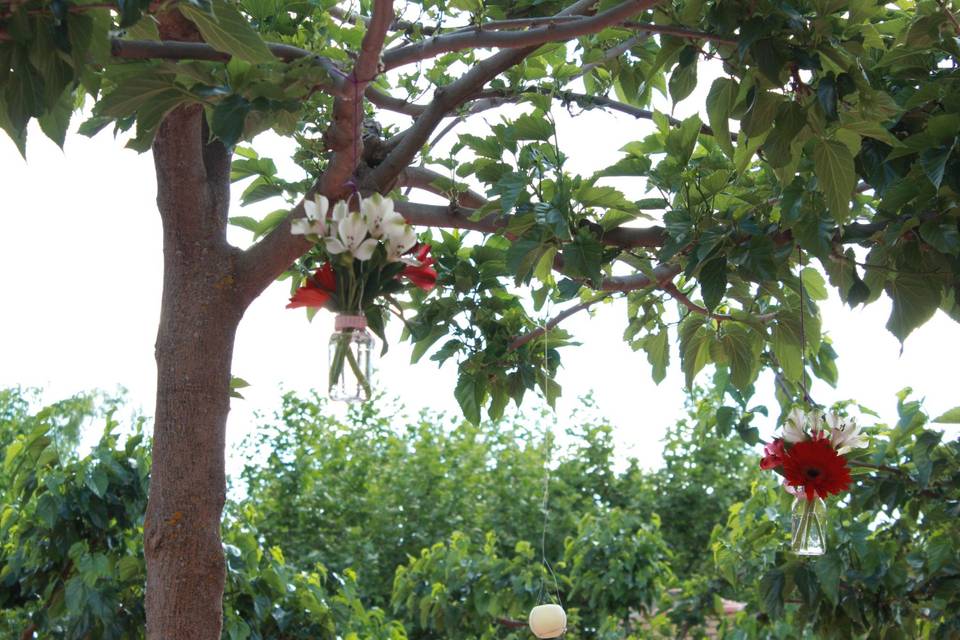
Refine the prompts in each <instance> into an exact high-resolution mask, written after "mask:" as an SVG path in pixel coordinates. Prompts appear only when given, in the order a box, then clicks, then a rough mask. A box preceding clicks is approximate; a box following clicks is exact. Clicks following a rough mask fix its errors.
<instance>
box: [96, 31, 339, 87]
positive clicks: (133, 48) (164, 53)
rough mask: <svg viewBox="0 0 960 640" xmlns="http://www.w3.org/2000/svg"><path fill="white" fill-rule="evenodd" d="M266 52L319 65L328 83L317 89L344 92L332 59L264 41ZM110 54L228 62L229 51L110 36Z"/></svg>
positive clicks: (134, 57)
mask: <svg viewBox="0 0 960 640" xmlns="http://www.w3.org/2000/svg"><path fill="white" fill-rule="evenodd" d="M267 48H268V49H270V53H272V54H273V55H275V56H276V57H277V58H279V59H280V60H283V61H284V62H291V61H294V60H301V59H309V60H310V62H311V63H313V64H316V65H318V66H320V67H322V68H323V69H324V70H325V71H326V72H327V74H328V75H329V76H330V82H329V83H328V84H324V85H321V86H320V89H321V90H323V91H324V92H326V93H329V94H331V95H333V96H343V95H347V85H348V83H347V82H346V78H347V76H346V74H344V72H343V71H342V70H341V69H340V68H339V67H337V65H336V64H334V62H333V60H331V59H329V58H326V57H324V56H318V55H316V54H314V53H312V52H310V51H307V50H306V49H301V48H299V47H294V46H292V45H289V44H276V43H267ZM110 55H112V56H113V57H114V58H123V59H125V60H155V59H161V60H210V61H213V62H229V61H230V58H231V57H232V56H231V55H230V54H229V53H224V52H222V51H217V50H216V49H214V48H213V47H211V46H210V45H209V44H206V43H203V42H177V41H162V40H161V41H157V40H121V39H120V38H111V39H110Z"/></svg>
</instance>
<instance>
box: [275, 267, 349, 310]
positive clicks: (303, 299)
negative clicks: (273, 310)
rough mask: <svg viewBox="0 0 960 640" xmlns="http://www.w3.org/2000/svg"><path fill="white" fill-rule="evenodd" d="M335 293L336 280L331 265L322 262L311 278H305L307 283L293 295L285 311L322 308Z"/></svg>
mask: <svg viewBox="0 0 960 640" xmlns="http://www.w3.org/2000/svg"><path fill="white" fill-rule="evenodd" d="M336 292H337V278H336V276H335V275H334V273H333V265H331V264H330V263H329V262H324V263H323V266H322V267H320V268H319V269H317V271H316V273H314V274H313V277H312V278H307V283H306V284H305V285H303V286H302V287H300V288H299V289H297V290H296V291H295V292H294V293H293V297H292V298H290V302H289V303H288V304H287V309H296V308H297V307H323V306H325V305H326V304H327V302H329V300H330V298H331V297H332V296H333V294H335V293H336Z"/></svg>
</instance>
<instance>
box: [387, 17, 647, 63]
mask: <svg viewBox="0 0 960 640" xmlns="http://www.w3.org/2000/svg"><path fill="white" fill-rule="evenodd" d="M654 4H656V3H655V2H651V0H627V1H626V2H623V3H622V4H619V5H617V6H615V7H613V8H612V9H608V10H607V11H604V12H603V13H598V14H597V15H595V16H593V17H590V18H581V19H579V20H574V21H570V22H564V23H560V24H557V23H552V24H547V25H545V26H542V27H534V28H532V29H527V30H526V31H485V30H479V29H478V30H476V31H472V32H471V31H462V32H457V33H450V34H446V35H441V36H435V37H433V38H429V39H427V40H423V41H421V42H418V43H415V44H408V45H404V46H402V47H396V48H394V49H390V50H388V51H386V52H385V53H384V55H383V63H384V66H385V67H386V68H387V69H388V70H389V69H395V68H397V67H400V66H403V65H405V64H410V63H412V62H417V61H419V60H425V59H427V58H432V57H434V56H437V55H439V54H441V53H448V52H451V51H462V50H464V49H484V48H510V49H513V48H519V47H531V46H539V45H541V44H545V43H547V42H563V41H565V40H571V39H573V38H577V37H580V36H585V35H589V34H592V33H597V32H599V31H603V30H604V29H606V28H607V27H612V26H615V25H618V24H621V23H623V22H625V21H626V20H627V19H629V18H630V17H632V16H635V15H636V14H638V13H641V12H643V11H646V10H647V9H649V8H650V7H651V6H653V5H654Z"/></svg>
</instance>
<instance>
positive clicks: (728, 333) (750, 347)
mask: <svg viewBox="0 0 960 640" xmlns="http://www.w3.org/2000/svg"><path fill="white" fill-rule="evenodd" d="M720 344H721V345H722V346H723V352H724V353H725V354H726V357H727V361H728V362H729V363H730V381H731V382H732V383H733V385H734V386H735V387H736V388H737V389H739V390H740V391H742V392H746V390H747V389H748V388H749V387H750V385H751V384H753V380H754V379H755V378H756V376H757V370H758V369H759V365H760V362H759V355H760V354H759V347H760V344H759V341H758V340H756V339H755V338H754V335H753V333H752V332H750V331H748V330H747V329H745V328H744V327H742V326H739V325H734V324H732V323H726V328H725V330H724V334H723V336H722V337H721V338H720Z"/></svg>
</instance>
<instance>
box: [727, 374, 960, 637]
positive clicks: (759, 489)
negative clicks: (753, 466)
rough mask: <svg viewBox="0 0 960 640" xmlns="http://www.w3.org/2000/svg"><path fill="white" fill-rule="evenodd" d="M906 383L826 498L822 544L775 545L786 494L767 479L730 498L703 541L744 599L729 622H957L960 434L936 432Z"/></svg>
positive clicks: (885, 628) (845, 629)
mask: <svg viewBox="0 0 960 640" xmlns="http://www.w3.org/2000/svg"><path fill="white" fill-rule="evenodd" d="M909 393H910V392H909V390H905V391H903V392H901V393H900V394H899V404H898V411H899V421H898V422H897V424H895V425H892V426H886V425H877V426H876V427H875V428H873V429H871V430H870V433H871V436H872V438H871V440H872V446H871V449H870V451H871V455H870V456H869V458H868V459H867V460H866V461H864V462H862V463H861V465H862V466H860V467H859V469H858V470H859V471H861V472H862V473H861V474H860V475H859V476H855V478H856V477H859V478H860V481H859V482H856V483H855V486H854V487H853V488H852V490H851V492H850V494H849V496H848V497H845V498H843V499H841V500H833V501H831V502H830V504H829V519H828V523H829V524H828V527H827V532H826V533H827V539H828V547H829V549H830V552H829V553H827V554H826V555H824V556H821V557H819V558H816V559H812V560H804V559H802V558H797V557H792V556H790V555H789V554H787V553H785V551H784V549H785V544H784V543H785V539H786V538H785V535H784V534H785V532H788V531H789V515H788V514H789V513H790V509H789V503H790V501H791V500H792V497H790V496H788V495H787V494H786V493H785V492H784V491H782V490H781V489H779V488H777V487H774V486H772V485H770V484H761V483H756V484H755V485H754V487H753V491H752V493H751V495H750V497H749V498H748V499H747V500H745V501H744V502H742V503H739V504H737V505H735V506H734V507H732V508H731V510H730V516H729V519H728V521H727V526H726V528H722V527H718V528H717V530H716V531H715V532H714V537H713V542H712V545H713V550H714V556H715V558H716V561H717V569H718V571H719V574H720V576H722V577H723V579H724V580H725V581H726V582H727V583H728V584H729V585H730V586H732V587H734V588H735V590H736V592H737V593H740V594H743V596H742V597H745V599H746V600H747V602H748V603H749V607H748V609H747V610H746V611H745V612H744V613H743V614H741V618H739V619H738V621H737V622H735V623H734V624H737V625H739V624H740V623H741V622H743V623H744V625H745V628H746V629H749V628H751V627H752V628H754V629H756V630H757V631H756V633H757V634H759V633H760V630H761V629H762V628H763V627H765V626H766V621H778V620H785V621H788V622H790V625H791V627H792V628H793V629H794V633H795V632H796V630H797V629H800V628H806V629H807V630H808V631H809V632H810V633H813V634H815V635H816V637H822V638H850V637H861V636H868V637H877V638H920V637H924V638H927V637H929V638H950V637H954V636H956V635H957V633H960V617H958V616H957V606H958V604H960V602H958V597H960V590H958V586H960V552H958V548H960V547H958V543H960V540H958V539H957V528H956V526H955V522H956V517H957V515H958V505H960V494H958V487H960V483H958V480H960V440H955V441H953V442H949V443H941V439H942V436H943V433H942V432H941V431H937V430H932V429H929V428H927V422H928V418H927V416H926V415H925V414H924V413H923V411H922V409H921V406H920V402H919V401H916V400H910V399H909ZM855 464H856V463H855ZM871 471H873V472H874V473H873V474H872V475H869V476H868V475H867V474H868V473H869V472H871ZM787 535H789V534H787ZM751 618H755V619H754V620H753V621H751V620H750V619H751ZM758 622H759V623H760V626H758ZM734 637H735V636H734ZM744 637H753V636H750V635H746V636H744ZM776 637H786V636H776Z"/></svg>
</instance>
